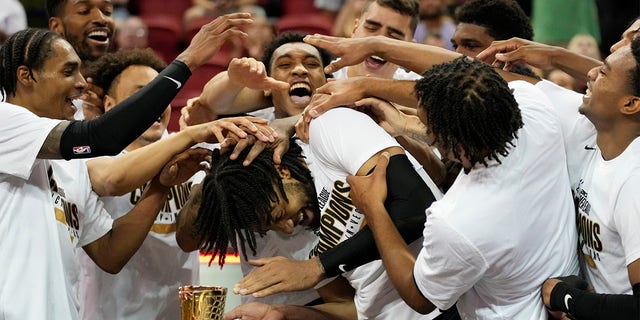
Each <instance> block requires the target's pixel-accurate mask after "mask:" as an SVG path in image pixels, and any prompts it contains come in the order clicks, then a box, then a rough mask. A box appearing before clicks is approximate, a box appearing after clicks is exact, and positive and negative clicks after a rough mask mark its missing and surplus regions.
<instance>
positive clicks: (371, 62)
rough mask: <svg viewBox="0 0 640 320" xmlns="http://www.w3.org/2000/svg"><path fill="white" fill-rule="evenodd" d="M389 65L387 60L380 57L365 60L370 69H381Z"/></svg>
mask: <svg viewBox="0 0 640 320" xmlns="http://www.w3.org/2000/svg"><path fill="white" fill-rule="evenodd" d="M386 63H387V60H384V59H382V58H381V57H378V56H370V57H368V58H367V59H365V64H366V66H367V68H369V69H380V68H382V67H383V66H384V65H385V64H386Z"/></svg>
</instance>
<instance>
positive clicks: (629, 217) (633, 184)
mask: <svg viewBox="0 0 640 320" xmlns="http://www.w3.org/2000/svg"><path fill="white" fill-rule="evenodd" d="M639 188H640V175H638V174H635V175H632V176H630V177H629V178H628V179H627V181H626V182H625V183H624V185H623V186H622V188H621V189H620V193H619V194H618V197H617V198H618V201H617V202H616V207H615V209H614V211H613V223H614V225H615V226H616V230H618V234H619V235H620V239H621V240H622V248H621V249H623V250H624V255H625V262H626V264H627V265H629V264H631V263H632V262H634V261H636V260H638V259H640V232H638V230H639V229H640V197H638V189H639Z"/></svg>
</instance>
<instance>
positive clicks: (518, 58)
mask: <svg viewBox="0 0 640 320" xmlns="http://www.w3.org/2000/svg"><path fill="white" fill-rule="evenodd" d="M476 58H477V59H479V60H482V61H484V62H487V63H492V64H495V63H496V62H504V63H505V66H504V68H505V69H506V70H509V67H510V66H511V65H513V64H515V63H526V64H529V65H531V66H534V67H536V68H540V69H543V70H546V69H551V68H558V69H560V70H562V71H564V72H566V73H568V74H569V75H571V76H572V77H574V78H576V79H578V80H580V81H585V82H586V81H587V73H589V70H591V69H593V68H594V67H597V66H600V65H602V62H601V61H600V60H596V59H593V58H591V57H587V56H583V55H581V54H579V53H576V52H573V51H570V50H568V49H566V48H562V47H556V46H550V45H547V44H543V43H538V42H533V41H530V40H525V39H520V38H511V39H509V40H502V41H494V42H493V43H491V45H490V46H489V47H488V48H486V49H484V50H483V51H482V52H480V53H479V54H478V56H477V57H476Z"/></svg>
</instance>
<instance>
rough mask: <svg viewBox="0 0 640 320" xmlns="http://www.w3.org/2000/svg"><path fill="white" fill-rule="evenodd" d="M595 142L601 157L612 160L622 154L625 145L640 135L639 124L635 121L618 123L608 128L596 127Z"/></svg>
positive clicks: (627, 145) (625, 147)
mask: <svg viewBox="0 0 640 320" xmlns="http://www.w3.org/2000/svg"><path fill="white" fill-rule="evenodd" d="M597 132H598V133H597V137H596V142H597V144H598V148H599V149H600V153H601V154H602V158H603V159H604V160H612V159H615V158H616V157H618V156H619V155H620V154H622V153H623V152H624V151H625V150H626V149H627V147H629V145H630V144H631V142H633V140H635V139H636V138H637V137H639V136H640V126H638V124H637V123H635V122H634V123H628V124H625V123H620V124H617V125H614V126H611V127H610V128H609V129H608V130H604V129H600V128H597Z"/></svg>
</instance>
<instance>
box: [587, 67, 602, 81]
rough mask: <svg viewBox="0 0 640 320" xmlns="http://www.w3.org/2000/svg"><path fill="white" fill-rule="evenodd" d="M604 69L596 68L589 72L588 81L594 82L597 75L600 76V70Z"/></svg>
mask: <svg viewBox="0 0 640 320" xmlns="http://www.w3.org/2000/svg"><path fill="white" fill-rule="evenodd" d="M600 68H602V67H594V68H592V69H591V70H589V72H588V73H587V79H589V81H593V80H595V79H596V75H597V74H598V70H599V69H600Z"/></svg>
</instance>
